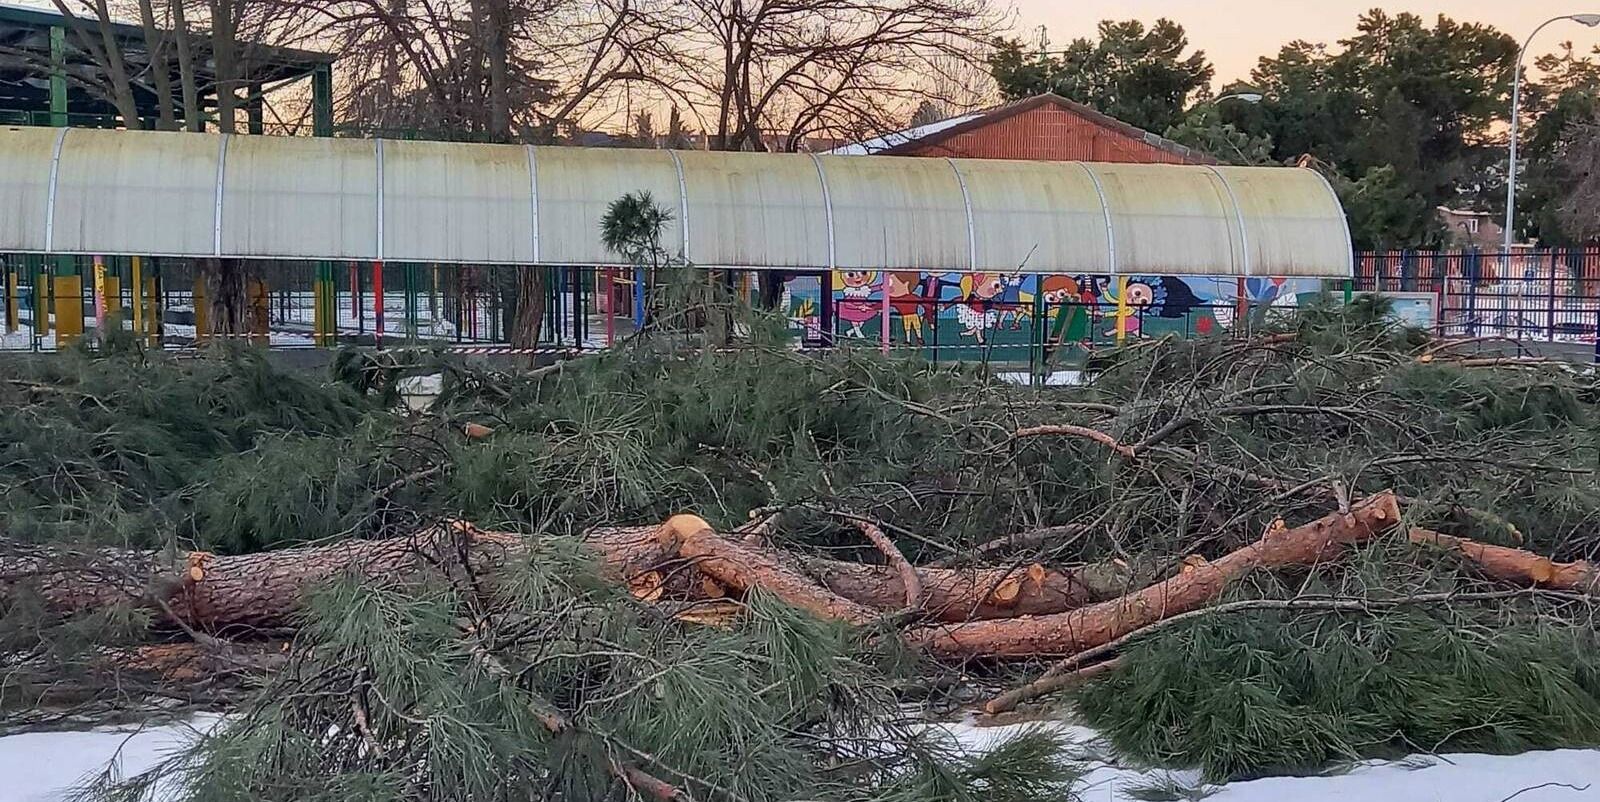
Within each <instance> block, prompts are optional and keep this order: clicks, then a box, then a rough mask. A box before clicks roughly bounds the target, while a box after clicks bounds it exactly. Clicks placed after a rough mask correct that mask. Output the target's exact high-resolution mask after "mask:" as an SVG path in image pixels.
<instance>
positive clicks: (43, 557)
mask: <svg viewBox="0 0 1600 802" xmlns="http://www.w3.org/2000/svg"><path fill="white" fill-rule="evenodd" d="M521 545H522V539H521V538H520V537H518V536H515V535H508V534H505V533H501V532H484V531H479V530H476V529H472V528H471V527H466V526H451V527H439V528H436V529H433V530H429V531H425V532H419V533H417V534H415V535H411V536H408V537H399V538H390V539H386V540H351V541H345V542H343V543H337V544H334V545H331V546H304V547H300V548H293V549H282V550H279V551H269V552H262V553H259V554H245V555H240V556H231V557H230V556H218V555H213V554H211V553H209V552H203V551H192V552H188V553H186V554H184V555H182V556H181V557H179V558H177V559H172V558H169V557H167V556H164V555H162V554H161V553H159V552H139V551H113V550H106V551H97V552H95V553H93V554H89V555H73V554H63V553H59V552H53V551H49V550H36V551H32V552H28V551H25V550H20V549H12V550H11V556H7V557H5V558H3V559H0V598H5V597H7V596H10V595H11V594H13V593H14V592H16V591H17V590H18V586H24V585H26V586H29V587H32V588H33V589H34V590H35V591H36V592H37V593H38V594H39V595H40V596H41V597H42V598H43V599H44V601H45V603H46V604H48V605H50V607H51V608H52V609H55V610H57V611H60V612H66V613H71V612H81V611H85V610H94V609H103V608H106V607H111V606H116V605H129V604H131V605H134V606H138V607H143V608H148V609H151V610H152V611H154V612H155V613H156V614H157V620H158V621H165V622H166V624H167V626H168V627H173V628H190V629H194V630H198V631H201V632H207V633H213V634H220V635H226V636H237V635H243V634H248V632H250V631H252V630H274V631H276V630H284V629H292V628H295V627H296V626H297V625H298V623H299V622H298V618H297V616H298V612H299V610H300V606H301V600H302V599H303V598H304V597H305V596H306V595H307V594H308V593H309V592H310V590H311V589H312V588H313V587H315V586H317V585H319V584H321V583H325V582H327V581H330V580H332V579H335V578H337V577H340V576H352V575H353V576H358V577H361V578H363V579H365V580H369V581H373V582H380V583H382V582H399V581H403V580H405V579H407V578H409V577H412V576H414V575H416V574H417V573H418V572H420V571H422V570H425V569H430V568H434V567H436V566H440V565H444V566H449V565H453V564H458V563H459V562H460V558H459V556H458V555H461V554H466V555H467V556H468V559H469V560H471V561H472V567H473V568H474V570H476V571H480V572H490V571H493V570H494V568H495V567H496V566H498V565H499V564H501V563H503V561H504V558H505V556H506V554H507V553H509V552H510V551H513V550H516V549H520V548H521ZM174 619H175V620H174Z"/></svg>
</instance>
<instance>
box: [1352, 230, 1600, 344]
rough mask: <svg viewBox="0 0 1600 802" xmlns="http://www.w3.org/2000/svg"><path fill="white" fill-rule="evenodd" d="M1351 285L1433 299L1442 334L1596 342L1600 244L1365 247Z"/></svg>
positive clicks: (1599, 319)
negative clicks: (1500, 248)
mask: <svg viewBox="0 0 1600 802" xmlns="http://www.w3.org/2000/svg"><path fill="white" fill-rule="evenodd" d="M1355 284H1356V289H1358V290H1362V291H1375V292H1380V293H1383V294H1386V295H1391V296H1394V297H1395V298H1396V299H1397V300H1398V301H1404V300H1406V299H1408V298H1413V299H1417V300H1419V301H1423V300H1427V299H1429V298H1430V297H1431V301H1430V302H1431V303H1432V305H1433V308H1434V314H1433V315H1432V325H1433V327H1434V328H1435V329H1436V331H1437V333H1439V334H1441V335H1444V336H1468V337H1473V336H1496V337H1507V338H1510V339H1515V340H1544V341H1546V342H1585V343H1593V342H1595V335H1596V330H1597V327H1600V248H1597V247H1586V248H1527V249H1519V250H1513V251H1511V252H1509V253H1503V252H1480V251H1386V252H1379V253H1363V254H1360V255H1359V256H1358V259H1357V263H1356V282H1355Z"/></svg>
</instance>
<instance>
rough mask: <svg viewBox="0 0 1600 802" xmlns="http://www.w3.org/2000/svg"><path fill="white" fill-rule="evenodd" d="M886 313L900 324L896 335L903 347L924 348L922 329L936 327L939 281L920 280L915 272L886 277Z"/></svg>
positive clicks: (924, 339) (897, 272) (926, 277)
mask: <svg viewBox="0 0 1600 802" xmlns="http://www.w3.org/2000/svg"><path fill="white" fill-rule="evenodd" d="M887 276H888V278H887V284H888V287H889V309H890V311H892V312H894V315H895V319H896V320H899V321H900V331H901V334H902V336H903V337H905V342H906V344H907V345H918V346H920V345H925V344H927V338H926V337H925V336H924V335H923V326H924V324H926V325H927V326H928V327H932V326H936V325H938V321H937V319H936V317H937V315H938V302H939V291H938V285H939V279H937V278H935V277H933V276H924V275H923V274H921V273H919V272H916V271H895V272H892V273H889V274H887Z"/></svg>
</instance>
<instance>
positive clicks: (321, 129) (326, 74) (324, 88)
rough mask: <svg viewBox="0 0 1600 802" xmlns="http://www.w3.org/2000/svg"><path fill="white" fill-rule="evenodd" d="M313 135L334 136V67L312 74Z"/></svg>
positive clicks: (322, 68)
mask: <svg viewBox="0 0 1600 802" xmlns="http://www.w3.org/2000/svg"><path fill="white" fill-rule="evenodd" d="M311 135H312V136H333V65H332V64H322V65H319V66H318V67H317V68H316V70H314V71H313V72H312V73H311Z"/></svg>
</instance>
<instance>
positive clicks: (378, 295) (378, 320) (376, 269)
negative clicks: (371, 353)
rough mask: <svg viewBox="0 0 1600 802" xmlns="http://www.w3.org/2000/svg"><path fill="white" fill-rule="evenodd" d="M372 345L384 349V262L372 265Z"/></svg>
mask: <svg viewBox="0 0 1600 802" xmlns="http://www.w3.org/2000/svg"><path fill="white" fill-rule="evenodd" d="M372 344H373V345H374V346H377V347H378V348H382V347H383V262H381V261H376V262H373V263H372Z"/></svg>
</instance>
